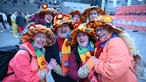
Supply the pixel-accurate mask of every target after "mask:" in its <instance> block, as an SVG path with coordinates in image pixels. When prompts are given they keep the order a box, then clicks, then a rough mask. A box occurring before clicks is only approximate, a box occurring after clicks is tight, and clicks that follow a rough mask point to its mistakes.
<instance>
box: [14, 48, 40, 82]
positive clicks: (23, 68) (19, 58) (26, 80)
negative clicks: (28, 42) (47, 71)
mask: <svg viewBox="0 0 146 82" xmlns="http://www.w3.org/2000/svg"><path fill="white" fill-rule="evenodd" d="M29 60H30V57H29V53H28V52H27V51H23V50H20V51H18V53H17V54H16V55H15V57H14V59H13V62H14V64H13V71H14V72H15V75H16V77H18V79H19V80H20V81H21V82H39V81H40V80H41V78H40V76H39V74H37V72H38V69H37V68H36V70H35V71H34V70H32V68H31V63H33V61H32V62H31V63H30V62H29ZM33 64H36V63H33ZM35 66H36V65H35ZM34 69H35V68H34Z"/></svg>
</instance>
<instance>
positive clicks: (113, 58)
mask: <svg viewBox="0 0 146 82" xmlns="http://www.w3.org/2000/svg"><path fill="white" fill-rule="evenodd" d="M105 48H106V50H103V53H102V54H101V55H100V56H102V58H101V57H99V60H98V61H97V62H96V64H95V66H94V69H95V70H96V72H97V73H99V74H101V75H102V76H103V77H105V78H109V79H116V78H120V77H121V76H122V75H124V73H126V71H127V70H128V69H129V67H130V64H131V60H130V57H129V55H130V54H129V49H128V47H127V45H126V43H125V42H124V41H123V40H122V39H121V38H113V39H111V40H110V41H109V43H107V44H106V47H105Z"/></svg>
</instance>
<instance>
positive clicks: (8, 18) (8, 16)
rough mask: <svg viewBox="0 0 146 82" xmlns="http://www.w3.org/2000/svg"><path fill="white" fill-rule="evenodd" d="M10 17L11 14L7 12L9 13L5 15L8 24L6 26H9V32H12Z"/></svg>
mask: <svg viewBox="0 0 146 82" xmlns="http://www.w3.org/2000/svg"><path fill="white" fill-rule="evenodd" d="M11 16H12V12H9V13H8V14H7V22H8V24H9V26H10V31H11V32H12V21H11Z"/></svg>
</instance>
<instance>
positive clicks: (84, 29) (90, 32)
mask: <svg viewBox="0 0 146 82" xmlns="http://www.w3.org/2000/svg"><path fill="white" fill-rule="evenodd" d="M78 32H83V33H86V34H88V35H89V36H90V38H92V39H93V40H96V39H97V38H96V34H95V32H94V29H93V28H87V27H86V25H84V24H80V23H75V24H74V30H73V32H72V34H71V35H70V36H69V37H71V38H72V41H71V45H75V44H76V43H77V41H76V36H77V33H78Z"/></svg>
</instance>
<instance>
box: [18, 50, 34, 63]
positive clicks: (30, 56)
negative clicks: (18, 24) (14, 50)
mask: <svg viewBox="0 0 146 82" xmlns="http://www.w3.org/2000/svg"><path fill="white" fill-rule="evenodd" d="M19 50H26V51H27V52H28V53H29V58H30V60H29V62H30V63H31V61H32V55H31V54H30V52H29V51H28V50H27V49H26V48H20V49H19Z"/></svg>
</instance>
